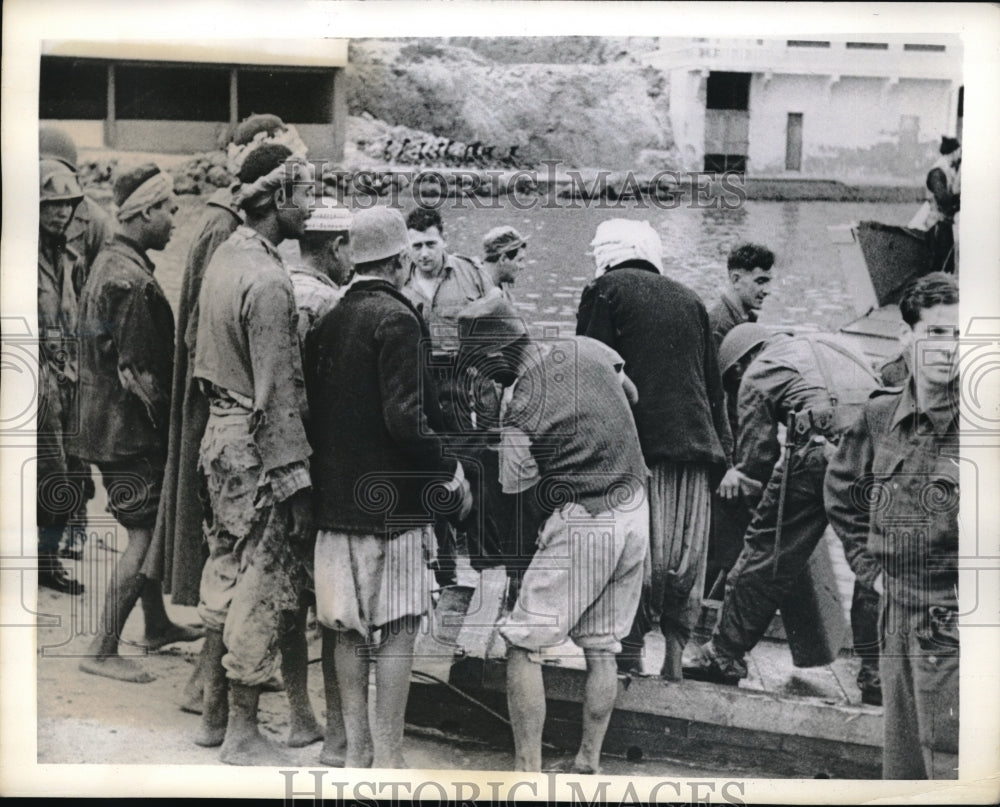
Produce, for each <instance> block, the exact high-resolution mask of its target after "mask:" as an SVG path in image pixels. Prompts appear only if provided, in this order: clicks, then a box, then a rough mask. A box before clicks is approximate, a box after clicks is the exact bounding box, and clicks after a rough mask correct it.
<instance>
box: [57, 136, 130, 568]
mask: <svg viewBox="0 0 1000 807" xmlns="http://www.w3.org/2000/svg"><path fill="white" fill-rule="evenodd" d="M38 155H39V158H40V159H42V160H57V161H59V162H60V163H62V164H63V165H64V166H65V167H66V168H68V169H69V170H70V171H72V172H73V174H75V175H76V176H77V181H79V168H78V166H79V160H78V156H77V150H76V143H74V142H73V138H72V137H70V136H69V135H68V134H67V133H66V132H65V131H63V130H62V129H59V128H57V127H55V126H48V125H46V126H42V127H41V128H40V129H39V132H38ZM81 190H82V188H81ZM113 230H114V227H113V225H112V223H111V217H110V216H109V215H108V214H107V213H106V212H105V210H104V209H103V208H102V207H101V206H100V205H99V204H98V203H97V202H96V201H94V200H93V199H91V198H90V197H88V196H87V195H86V194H83V195H82V198H81V201H80V203H79V204H78V205H77V207H76V210H75V212H74V214H73V217H72V218H71V219H70V222H69V225H68V226H67V227H66V233H65V238H66V244H67V246H68V247H69V248H70V249H71V250H72V251H73V252H75V253H76V255H77V257H78V258H79V260H78V261H77V262H76V264H75V265H74V268H73V278H72V281H73V289H74V291H75V292H76V295H77V297H79V296H80V292H81V291H83V286H84V284H85V283H86V282H87V277H88V276H89V275H90V267H91V266H93V265H94V261H95V260H96V259H97V253H99V252H100V251H101V249H102V248H103V247H104V246H105V245H106V244H107V243H108V241H109V240H110V239H111V235H112V232H113ZM66 463H67V466H68V468H69V471H70V474H71V476H72V477H73V479H75V480H78V481H79V484H80V485H81V486H82V491H83V498H82V499H80V500H79V506H78V507H77V509H76V510H75V511H74V512H73V513H71V514H70V517H69V523H68V526H69V529H68V530H67V531H66V533H65V534H64V536H63V547H62V549H60V551H59V554H60V555H61V556H62V557H65V558H72V559H74V560H79V559H80V558H81V557H82V556H83V544H84V542H85V541H86V538H87V532H86V524H87V501H88V500H90V499H92V498H94V492H95V491H94V481H93V479H92V478H91V476H90V467H89V466H88V465H87V464H86V463H84V462H82V461H80V460H79V459H77V458H76V457H73V456H67V457H66Z"/></svg>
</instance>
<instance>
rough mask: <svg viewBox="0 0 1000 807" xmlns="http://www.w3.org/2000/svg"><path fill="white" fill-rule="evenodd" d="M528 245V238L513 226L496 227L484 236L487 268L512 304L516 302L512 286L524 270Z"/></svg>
mask: <svg viewBox="0 0 1000 807" xmlns="http://www.w3.org/2000/svg"><path fill="white" fill-rule="evenodd" d="M527 246H528V242H527V239H525V238H524V237H523V236H522V235H521V234H520V233H519V232H518V231H517V230H515V229H514V228H513V227H506V226H503V227H494V228H493V229H492V230H490V231H489V232H488V233H486V236H485V237H484V238H483V253H484V258H483V261H484V263H485V269H486V270H487V271H488V272H489V273H490V274H491V276H492V278H493V284H494V285H495V286H496V287H497V288H499V289H500V291H501V292H503V295H504V297H505V298H506V299H507V302H509V303H511V304H513V302H514V298H513V295H512V294H511V287H512V286H513V285H514V284H515V283H516V282H517V276H518V275H519V274H521V272H523V271H524V260H525V258H524V251H525V249H527Z"/></svg>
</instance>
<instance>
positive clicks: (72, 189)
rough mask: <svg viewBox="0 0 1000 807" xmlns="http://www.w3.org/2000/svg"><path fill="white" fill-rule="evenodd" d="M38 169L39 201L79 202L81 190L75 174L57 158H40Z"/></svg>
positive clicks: (81, 196)
mask: <svg viewBox="0 0 1000 807" xmlns="http://www.w3.org/2000/svg"><path fill="white" fill-rule="evenodd" d="M38 170H39V174H40V177H39V201H41V202H80V201H81V200H82V199H83V190H82V189H81V188H80V183H79V182H77V181H76V174H74V173H73V172H72V171H70V170H69V168H67V167H66V164H65V163H63V162H60V161H58V160H40V161H39V163H38Z"/></svg>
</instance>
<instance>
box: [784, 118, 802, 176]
mask: <svg viewBox="0 0 1000 807" xmlns="http://www.w3.org/2000/svg"><path fill="white" fill-rule="evenodd" d="M785 170H786V171H801V170H802V113H801V112H789V113H788V126H787V129H786V131H785Z"/></svg>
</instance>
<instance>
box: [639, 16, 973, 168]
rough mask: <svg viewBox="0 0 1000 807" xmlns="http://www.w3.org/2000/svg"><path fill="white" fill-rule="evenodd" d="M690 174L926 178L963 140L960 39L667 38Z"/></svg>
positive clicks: (679, 140)
mask: <svg viewBox="0 0 1000 807" xmlns="http://www.w3.org/2000/svg"><path fill="white" fill-rule="evenodd" d="M645 61H646V62H647V63H648V64H650V65H652V66H655V67H657V68H659V69H661V70H663V71H664V72H666V73H667V74H668V75H669V78H670V91H669V104H670V119H671V122H672V125H673V135H674V140H675V142H676V145H677V149H678V152H679V154H680V156H681V159H682V161H683V166H682V167H683V170H688V171H701V170H708V171H724V170H737V171H741V172H744V173H745V174H746V175H747V176H750V177H815V178H820V177H822V178H828V179H844V180H856V181H857V180H862V181H864V180H872V181H878V180H886V181H897V182H898V181H901V180H915V181H917V180H919V181H920V182H921V183H922V181H923V177H924V175H925V174H926V171H927V169H928V166H929V165H930V164H931V163H932V162H933V161H934V159H936V157H937V147H938V145H939V143H940V140H941V136H942V135H950V136H955V135H956V134H957V135H958V136H959V137H961V128H962V115H963V109H962V107H963V86H962V48H961V41H960V40H959V39H958V37H955V36H945V35H926V34H913V35H900V36H895V35H894V36H879V35H871V34H868V35H857V36H854V35H847V36H826V35H823V36H808V37H806V36H804V37H802V38H799V39H781V40H770V39H707V38H699V39H685V40H682V39H663V40H661V47H660V49H659V50H658V51H655V52H653V53H650V54H648V55H647V56H646V57H645Z"/></svg>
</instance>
